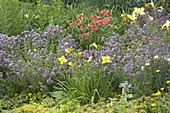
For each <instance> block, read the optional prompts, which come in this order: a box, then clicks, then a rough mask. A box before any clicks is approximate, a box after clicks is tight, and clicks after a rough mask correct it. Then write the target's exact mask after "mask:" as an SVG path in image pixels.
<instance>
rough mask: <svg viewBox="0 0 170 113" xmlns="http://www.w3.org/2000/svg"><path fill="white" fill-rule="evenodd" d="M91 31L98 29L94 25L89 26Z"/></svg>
mask: <svg viewBox="0 0 170 113" xmlns="http://www.w3.org/2000/svg"><path fill="white" fill-rule="evenodd" d="M89 27H90V28H91V29H92V30H97V29H98V26H96V25H90V26H89Z"/></svg>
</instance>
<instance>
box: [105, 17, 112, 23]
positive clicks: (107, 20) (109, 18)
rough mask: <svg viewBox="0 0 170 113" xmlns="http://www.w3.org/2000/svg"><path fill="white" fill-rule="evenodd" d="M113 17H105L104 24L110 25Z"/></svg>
mask: <svg viewBox="0 0 170 113" xmlns="http://www.w3.org/2000/svg"><path fill="white" fill-rule="evenodd" d="M110 21H111V17H105V18H103V24H110Z"/></svg>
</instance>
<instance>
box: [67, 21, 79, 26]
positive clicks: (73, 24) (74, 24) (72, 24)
mask: <svg viewBox="0 0 170 113" xmlns="http://www.w3.org/2000/svg"><path fill="white" fill-rule="evenodd" d="M68 24H69V25H70V26H72V27H74V26H77V24H76V23H75V22H68Z"/></svg>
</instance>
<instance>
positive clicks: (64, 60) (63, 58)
mask: <svg viewBox="0 0 170 113" xmlns="http://www.w3.org/2000/svg"><path fill="white" fill-rule="evenodd" d="M58 60H59V61H60V64H61V65H62V64H63V63H65V62H67V59H66V58H65V56H62V57H60V58H58Z"/></svg>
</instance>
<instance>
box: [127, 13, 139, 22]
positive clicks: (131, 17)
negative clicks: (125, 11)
mask: <svg viewBox="0 0 170 113" xmlns="http://www.w3.org/2000/svg"><path fill="white" fill-rule="evenodd" d="M127 16H128V18H129V19H131V20H132V21H134V20H136V19H137V17H136V15H135V14H132V15H127Z"/></svg>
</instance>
